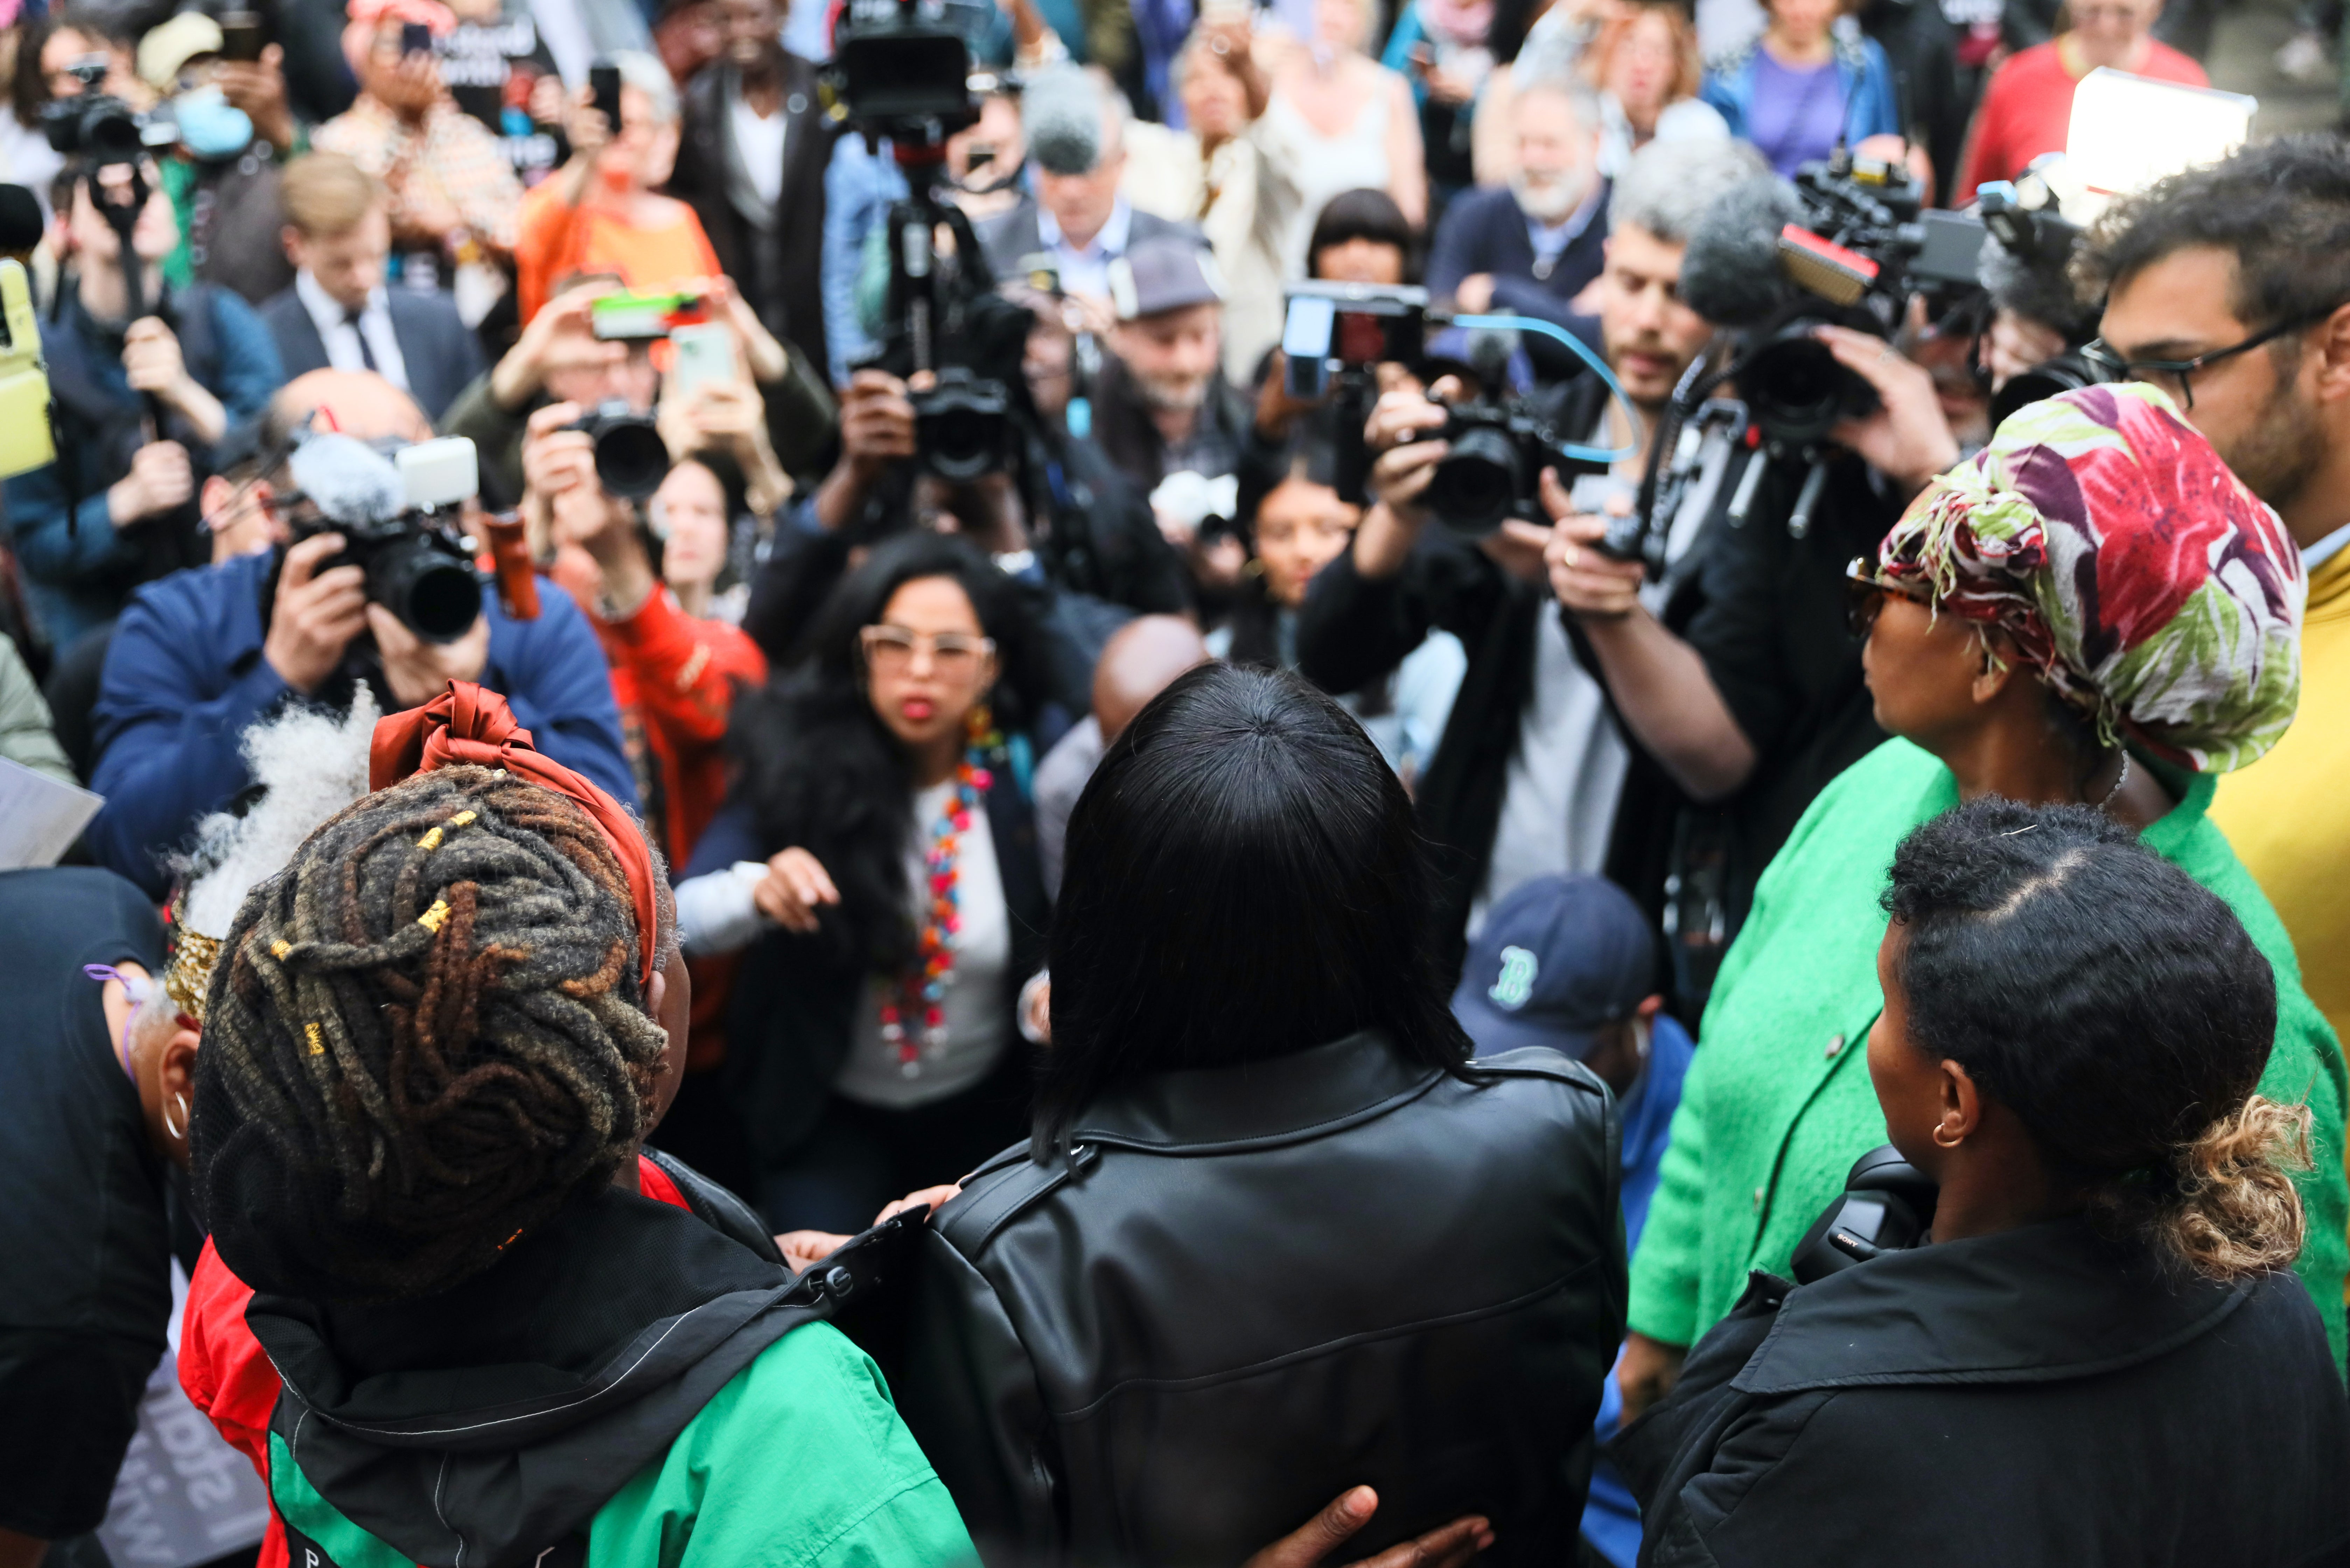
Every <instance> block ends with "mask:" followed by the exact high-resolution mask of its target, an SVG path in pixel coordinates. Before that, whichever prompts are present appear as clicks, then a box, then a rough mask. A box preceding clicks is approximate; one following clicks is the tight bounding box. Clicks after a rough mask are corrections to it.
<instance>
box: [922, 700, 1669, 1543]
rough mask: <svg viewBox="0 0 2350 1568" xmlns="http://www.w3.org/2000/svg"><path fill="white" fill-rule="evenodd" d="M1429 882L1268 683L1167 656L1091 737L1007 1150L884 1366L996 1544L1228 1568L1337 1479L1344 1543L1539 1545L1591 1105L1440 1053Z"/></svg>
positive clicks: (970, 1199)
mask: <svg viewBox="0 0 2350 1568" xmlns="http://www.w3.org/2000/svg"><path fill="white" fill-rule="evenodd" d="M1428 883H1429V876H1428V872H1427V869H1426V867H1425V866H1424V865H1423V863H1422V851H1421V848H1420V843H1419V834H1418V832H1417V830H1416V828H1415V826H1414V825H1413V817H1412V808H1411V803H1410V802H1409V800H1408V799H1407V798H1406V797H1405V794H1404V792H1403V788H1402V786H1401V785H1400V784H1398V783H1397V781H1396V777H1395V775H1394V774H1393V773H1392V772H1390V771H1389V770H1388V767H1387V766H1386V764H1385V763H1383V762H1382V761H1381V760H1380V758H1379V755H1378V752H1377V751H1376V750H1375V749H1374V748H1373V747H1372V745H1371V743H1370V742H1369V741H1368V740H1367V738H1366V737H1365V735H1364V733H1363V732H1362V729H1361V728H1360V726H1358V725H1357V724H1356V723H1355V722H1354V721H1353V720H1352V719H1350V718H1348V717H1347V714H1346V713H1345V712H1344V711H1342V710H1341V709H1339V708H1338V706H1337V705H1336V703H1334V702H1332V701H1330V700H1329V699H1328V698H1326V697H1325V696H1323V695H1322V694H1321V693H1320V692H1318V691H1315V690H1314V689H1313V688H1312V687H1311V686H1309V685H1307V684H1306V683H1305V682H1304V681H1301V680H1297V679H1296V678H1295V677H1294V676H1290V675H1286V674H1282V673H1278V672H1274V671H1268V670H1243V669H1236V668H1233V667H1232V666H1228V665H1204V666H1201V668H1200V669H1197V670H1193V671H1191V673H1190V674H1188V675H1185V676H1183V677H1182V678H1180V680H1177V681H1176V682H1175V683H1174V684H1173V685H1172V686H1170V687H1169V688H1168V690H1167V691H1165V692H1163V693H1161V694H1160V695H1159V697H1158V698H1157V699H1156V700H1155V701H1153V702H1152V703H1151V704H1150V706H1149V707H1148V708H1146V709H1145V710H1144V711H1142V713H1141V714H1140V715H1139V717H1137V718H1136V719H1135V721H1134V722H1132V723H1131V724H1129V725H1128V727H1127V728H1126V729H1125V730H1124V731H1123V732H1120V734H1119V736H1118V740H1117V742H1115V743H1114V744H1112V745H1111V746H1110V748H1109V750H1108V752H1107V754H1106V755H1105V756H1104V758H1103V760H1102V763H1101V765H1100V767H1099V768H1098V769H1097V772H1096V773H1095V774H1094V776H1093V779H1092V781H1091V782H1090V783H1089V784H1087V788H1086V793H1085V794H1084V795H1083V796H1082V797H1081V798H1080V799H1079V800H1078V802H1077V806H1076V812H1075V814H1074V815H1073V816H1072V818H1071V820H1070V824H1069V836H1068V861H1067V870H1066V874H1065V877H1064V879H1063V882H1062V887H1061V903H1060V907H1059V912H1058V914H1057V915H1056V917H1055V922H1054V927H1053V939H1052V948H1053V993H1052V1001H1051V1010H1052V1011H1051V1033H1052V1045H1051V1048H1050V1049H1049V1050H1048V1051H1047V1052H1046V1053H1045V1058H1044V1062H1043V1065H1042V1069H1041V1074H1040V1076H1039V1078H1038V1082H1037V1092H1036V1115H1035V1127H1034V1135H1033V1137H1031V1139H1030V1141H1029V1142H1028V1143H1026V1144H1024V1145H1021V1146H1017V1147H1013V1148H1010V1149H1007V1150H1005V1151H1004V1152H1003V1154H1001V1155H999V1156H997V1157H996V1158H994V1159H993V1160H991V1161H989V1162H988V1163H987V1164H986V1165H985V1166H983V1167H982V1168H980V1170H979V1171H978V1172H976V1173H975V1174H974V1175H973V1176H972V1178H970V1179H969V1182H968V1184H967V1185H966V1186H965V1187H964V1189H962V1193H961V1195H960V1196H956V1197H952V1198H951V1199H948V1200H947V1201H946V1202H945V1203H944V1206H943V1207H942V1208H941V1210H940V1211H939V1213H938V1215H937V1217H936V1220H935V1222H934V1223H935V1231H934V1233H933V1235H932V1237H931V1239H930V1241H929V1246H928V1251H927V1252H926V1253H925V1265H924V1266H925V1292H924V1298H925V1299H924V1303H923V1312H924V1314H925V1315H924V1317H923V1320H922V1322H921V1324H920V1328H919V1331H918V1333H917V1335H916V1342H915V1366H914V1367H913V1368H912V1370H911V1372H910V1375H909V1376H907V1377H905V1378H904V1379H902V1380H901V1382H900V1386H901V1389H902V1391H903V1392H904V1393H905V1396H906V1397H907V1399H908V1401H909V1407H910V1411H911V1410H912V1407H914V1406H916V1405H917V1404H919V1406H920V1415H919V1416H915V1415H912V1414H910V1420H911V1421H913V1422H914V1423H915V1426H916V1435H917V1437H918V1438H919V1439H920V1442H921V1443H922V1446H923V1449H924V1451H925V1452H926V1453H928V1454H929V1455H930V1456H931V1462H932V1463H933V1464H934V1465H935V1466H936V1467H937V1469H938V1471H939V1474H940V1476H941V1478H942V1479H943V1480H945V1481H946V1482H947V1485H948V1488H949V1490H951V1492H952V1493H953V1495H954V1498H955V1501H956V1504H957V1506H958V1507H959V1508H960V1509H961V1510H962V1513H963V1517H964V1519H965V1521H966V1522H967V1523H968V1524H969V1525H970V1526H971V1528H972V1533H973V1535H974V1537H975V1538H976V1539H977V1540H978V1541H979V1542H980V1545H981V1549H982V1551H983V1552H984V1553H986V1554H987V1555H988V1558H989V1560H990V1561H991V1562H1014V1563H1031V1562H1036V1563H1044V1562H1136V1563H1237V1562H1240V1561H1242V1560H1243V1559H1244V1558H1246V1557H1247V1556H1248V1555H1249V1553H1250V1552H1252V1551H1253V1550H1254V1549H1255V1548H1256V1547H1257V1546H1258V1545H1260V1544H1262V1543H1263V1542H1266V1541H1270V1540H1273V1539H1274V1538H1275V1537H1277V1536H1280V1535H1282V1534H1284V1533H1285V1532H1289V1531H1291V1530H1293V1529H1295V1527H1296V1526H1297V1525H1298V1524H1299V1523H1300V1522H1301V1521H1305V1520H1307V1519H1308V1518H1310V1517H1312V1516H1313V1515H1314V1513H1315V1511H1316V1510H1317V1509H1319V1508H1321V1507H1322V1506H1323V1505H1324V1504H1325V1503H1326V1502H1327V1501H1328V1500H1329V1499H1331V1498H1332V1497H1333V1496H1336V1495H1338V1494H1340V1493H1341V1492H1343V1491H1345V1490H1346V1489H1347V1488H1349V1487H1351V1486H1354V1485H1355V1484H1357V1483H1358V1482H1363V1483H1368V1484H1369V1485H1371V1486H1372V1487H1375V1488H1376V1489H1377V1492H1378V1498H1379V1506H1378V1518H1377V1519H1376V1520H1375V1521H1374V1522H1373V1525H1372V1527H1371V1529H1370V1530H1369V1531H1367V1532H1366V1533H1365V1535H1364V1536H1363V1537H1362V1538H1359V1539H1357V1541H1354V1542H1349V1543H1348V1547H1347V1551H1348V1552H1350V1553H1351V1552H1376V1551H1377V1550H1378V1548H1380V1547H1381V1546H1383V1545H1386V1544H1388V1542H1393V1541H1397V1540H1399V1539H1403V1538H1406V1537H1409V1535H1411V1534H1412V1533H1413V1532H1417V1531H1424V1530H1428V1529H1430V1528H1431V1527H1434V1526H1438V1525H1440V1524H1443V1523H1445V1522H1446V1521H1452V1520H1455V1519H1457V1518H1459V1517H1461V1516H1462V1515H1471V1514H1473V1515H1478V1516H1482V1518H1484V1519H1486V1520H1488V1521H1491V1530H1492V1535H1493V1536H1494V1537H1496V1538H1497V1540H1498V1545H1497V1546H1496V1547H1495V1548H1494V1555H1493V1556H1492V1559H1491V1560H1492V1561H1496V1562H1528V1563H1533V1562H1543V1563H1557V1562H1561V1561H1565V1560H1566V1559H1567V1558H1569V1557H1571V1556H1572V1555H1573V1552H1574V1543H1575V1529H1576V1521H1577V1519H1578V1517H1579V1516H1580V1514H1581V1512H1582V1510H1583V1498H1584V1489H1585V1485H1586V1481H1587V1480H1588V1477H1589V1473H1590V1451H1591V1430H1590V1424H1591V1418H1592V1416H1593V1413H1594V1412H1595V1411H1596V1408H1597V1407H1598V1393H1599V1381H1600V1378H1601V1377H1602V1376H1604V1375H1605V1372H1606V1369H1607V1365H1608V1362H1609V1360H1610V1359H1611V1357H1612V1356H1613V1355H1614V1354H1615V1345H1616V1340H1617V1331H1618V1325H1619V1324H1620V1323H1621V1321H1622V1317H1621V1314H1622V1304H1623V1289H1624V1284H1623V1279H1624V1276H1623V1265H1622V1262H1621V1249H1622V1242H1621V1240H1620V1231H1619V1229H1618V1224H1617V1215H1616V1184H1617V1169H1616V1157H1615V1141H1616V1135H1615V1129H1614V1127H1613V1125H1612V1124H1613V1121H1614V1117H1615V1111H1614V1107H1613V1106H1612V1103H1611V1102H1610V1101H1609V1099H1608V1097H1607V1094H1606V1092H1605V1091H1604V1089H1603V1088H1602V1086H1601V1085H1600V1084H1599V1082H1598V1080H1597V1079H1596V1078H1595V1077H1594V1076H1593V1075H1591V1073H1590V1072H1589V1071H1588V1070H1587V1069H1586V1068H1585V1067H1583V1066H1581V1065H1580V1064H1576V1063H1573V1062H1570V1061H1568V1060H1567V1059H1566V1058H1565V1057H1564V1056H1561V1055H1559V1054H1556V1053H1555V1052H1551V1051H1547V1050H1541V1049H1535V1050H1526V1051H1517V1052H1512V1053H1509V1054H1504V1055H1502V1056H1498V1057H1494V1058H1491V1059H1489V1060H1485V1061H1481V1062H1477V1063H1473V1064H1472V1063H1471V1062H1470V1061H1469V1059H1468V1057H1469V1043H1468V1040H1467V1038H1466V1036H1465V1035H1463V1033H1461V1028H1460V1025H1459V1024H1458V1023H1455V1022H1454V1021H1453V1019H1452V1016H1451V1012H1450V1010H1449V1009H1448V1007H1447V1004H1446V995H1447V983H1448V982H1447V981H1446V979H1445V977H1444V976H1442V975H1441V974H1440V972H1439V969H1438V965H1437V961H1436V956H1435V952H1436V950H1435V946H1434V944H1433V943H1432V942H1431V941H1430V940H1429V932H1428V929H1427V918H1428V909H1429V902H1430V901H1429V898H1428ZM931 1196H937V1195H931Z"/></svg>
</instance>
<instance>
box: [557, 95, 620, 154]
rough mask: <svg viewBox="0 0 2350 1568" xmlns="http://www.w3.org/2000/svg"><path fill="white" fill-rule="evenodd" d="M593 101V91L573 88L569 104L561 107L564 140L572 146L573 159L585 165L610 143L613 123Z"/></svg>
mask: <svg viewBox="0 0 2350 1568" xmlns="http://www.w3.org/2000/svg"><path fill="white" fill-rule="evenodd" d="M595 99H596V94H595V90H594V89H593V88H587V87H578V88H573V89H572V91H571V100H570V102H569V103H567V104H566V105H565V106H564V115H563V139H564V140H566V141H568V142H569V143H571V155H572V156H573V157H574V158H577V159H580V160H582V161H586V162H588V163H593V162H594V161H596V157H597V155H598V153H600V152H602V151H604V149H605V148H607V147H608V146H610V145H611V142H612V122H611V120H610V119H608V117H607V116H606V115H605V113H604V111H603V110H602V109H598V108H597V107H596V105H595Z"/></svg>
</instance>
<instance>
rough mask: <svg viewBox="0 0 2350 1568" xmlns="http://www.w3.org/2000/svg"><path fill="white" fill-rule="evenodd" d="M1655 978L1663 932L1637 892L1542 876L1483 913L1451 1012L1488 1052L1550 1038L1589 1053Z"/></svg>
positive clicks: (1570, 1050) (1560, 1046)
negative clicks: (1636, 897)
mask: <svg viewBox="0 0 2350 1568" xmlns="http://www.w3.org/2000/svg"><path fill="white" fill-rule="evenodd" d="M1656 978H1657V940H1656V936H1655V934H1654V933H1653V932H1652V931H1650V930H1649V929H1648V917H1646V916H1645V915H1643V914H1642V913H1641V912H1640V907H1639V906H1638V904H1635V903H1634V902H1632V899H1631V896H1630V895H1629V894H1627V893H1626V892H1625V891H1624V889H1622V888H1618V887H1617V886H1616V884H1615V883H1613V882H1610V881H1608V880H1607V878H1606V877H1535V878H1534V880H1532V881H1530V882H1524V883H1521V884H1520V885H1519V886H1518V887H1516V888H1513V889H1512V890H1511V892H1510V895H1509V897H1507V898H1503V900H1502V901H1501V902H1500V903H1498V904H1496V905H1494V906H1493V909H1492V912H1491V913H1490V914H1488V915H1487V916H1486V917H1485V925H1484V928H1483V929H1482V930H1480V931H1479V932H1478V933H1477V940H1475V941H1473V942H1471V944H1470V945H1469V961H1468V962H1467V964H1465V965H1464V966H1463V967H1462V969H1461V988H1460V989H1459V990H1458V991H1456V992H1453V993H1452V1014H1453V1016H1454V1017H1456V1018H1458V1019H1459V1020H1460V1021H1461V1027H1462V1028H1463V1029H1466V1030H1467V1031H1468V1032H1469V1038H1470V1039H1471V1040H1472V1041H1474V1042H1475V1043H1476V1045H1477V1054H1479V1055H1480V1056H1493V1055H1498V1054H1501V1053H1502V1052H1504V1051H1514V1050H1517V1049H1518V1048H1519V1047H1520V1046H1523V1045H1546V1046H1548V1047H1550V1048H1551V1049H1552V1050H1554V1051H1558V1052H1562V1053H1564V1054H1566V1055H1569V1056H1572V1057H1574V1058H1575V1060H1577V1061H1581V1060H1582V1059H1583V1058H1584V1057H1586V1056H1587V1055H1589V1054H1590V1053H1591V1047H1592V1045H1593V1044H1594V1043H1595V1041H1596V1036H1597V1035H1598V1033H1599V1032H1600V1031H1601V1030H1603V1029H1605V1028H1607V1026H1608V1025H1609V1024H1611V1023H1617V1022H1619V1021H1621V1020H1623V1019H1626V1018H1629V1017H1631V1016H1632V1015H1633V1014H1634V1013H1636V1012H1638V1011H1639V1008H1640V1003H1641V1002H1644V1001H1646V1000H1647V999H1648V997H1649V996H1650V995H1651V994H1653V993H1654V992H1655V991H1656V989H1657V986H1656Z"/></svg>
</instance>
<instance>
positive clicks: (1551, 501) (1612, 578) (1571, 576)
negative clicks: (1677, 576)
mask: <svg viewBox="0 0 2350 1568" xmlns="http://www.w3.org/2000/svg"><path fill="white" fill-rule="evenodd" d="M1542 503H1543V510H1544V511H1545V512H1547V513H1549V514H1550V515H1551V517H1552V518H1553V520H1554V521H1553V525H1552V528H1551V534H1550V543H1549V545H1547V546H1546V547H1545V548H1544V551H1543V564H1544V566H1545V567H1547V568H1548V570H1549V573H1550V591H1551V592H1552V593H1553V594H1555V595H1556V596H1557V597H1558V602H1559V603H1560V604H1562V605H1565V607H1567V608H1568V609H1569V610H1572V611H1573V612H1574V613H1575V614H1576V615H1578V616H1581V617H1583V618H1586V619H1591V620H1619V619H1621V618H1624V617H1625V616H1627V615H1630V614H1631V613H1632V612H1633V611H1634V610H1636V609H1638V608H1639V607H1640V584H1641V583H1642V581H1643V580H1644V579H1645V578H1646V576H1647V575H1648V574H1647V573H1646V571H1645V570H1644V569H1643V568H1642V567H1641V565H1640V563H1639V562H1638V561H1618V560H1617V559H1615V558H1614V557H1612V556H1607V555H1606V554H1605V553H1603V552H1602V551H1600V550H1598V549H1596V547H1595V546H1596V545H1598V543H1599V542H1600V541H1601V540H1603V539H1605V538H1607V518H1605V517H1601V516H1596V515H1595V514H1591V513H1587V512H1577V511H1575V504H1574V502H1573V501H1571V500H1570V499H1569V498H1568V496H1567V492H1566V486H1565V485H1564V484H1561V483H1559V482H1558V471H1557V470H1556V469H1552V468H1546V469H1544V470H1543V476H1542Z"/></svg>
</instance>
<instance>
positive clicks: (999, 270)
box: [976, 196, 1207, 280]
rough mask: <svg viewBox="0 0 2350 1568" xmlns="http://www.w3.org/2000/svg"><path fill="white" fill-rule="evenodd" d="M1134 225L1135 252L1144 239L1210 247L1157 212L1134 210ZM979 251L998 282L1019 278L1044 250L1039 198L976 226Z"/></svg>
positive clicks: (1187, 225)
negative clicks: (1022, 269)
mask: <svg viewBox="0 0 2350 1568" xmlns="http://www.w3.org/2000/svg"><path fill="white" fill-rule="evenodd" d="M1133 212H1134V226H1133V227H1132V228H1131V229H1129V230H1128V232H1127V240H1126V246H1127V249H1128V250H1132V249H1133V248H1134V247H1135V246H1137V245H1139V244H1142V242H1143V241H1145V240H1161V239H1175V238H1180V239H1192V240H1198V241H1199V242H1200V243H1201V244H1202V245H1204V244H1207V241H1206V239H1205V238H1203V237H1202V236H1201V233H1200V231H1199V230H1198V229H1196V228H1194V227H1192V226H1191V224H1190V223H1176V222H1174V221H1173V220H1172V219H1170V218H1162V217H1160V216H1159V215H1158V214H1157V213H1146V212H1144V211H1143V210H1142V209H1141V208H1139V207H1135V208H1134V209H1133ZM976 232H977V234H978V237H979V248H980V249H981V250H983V251H984V252H986V253H987V265H988V267H989V269H990V270H991V271H993V273H994V274H995V275H996V277H997V279H998V280H1002V279H1003V278H1011V277H1018V276H1019V275H1020V264H1021V263H1022V262H1024V261H1025V260H1026V259H1027V258H1028V257H1030V256H1032V255H1035V254H1036V253H1037V252H1039V251H1041V250H1043V249H1044V248H1045V236H1044V234H1042V232H1040V231H1039V230H1038V229H1037V227H1036V198H1035V197H1034V196H1023V197H1021V198H1020V204H1019V205H1018V206H1016V207H1014V208H1013V209H1012V210H1011V211H1009V212H1005V213H997V214H996V215H995V216H994V217H992V218H990V219H988V220H987V221H986V222H984V223H981V224H979V225H978V227H977V231H976Z"/></svg>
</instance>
